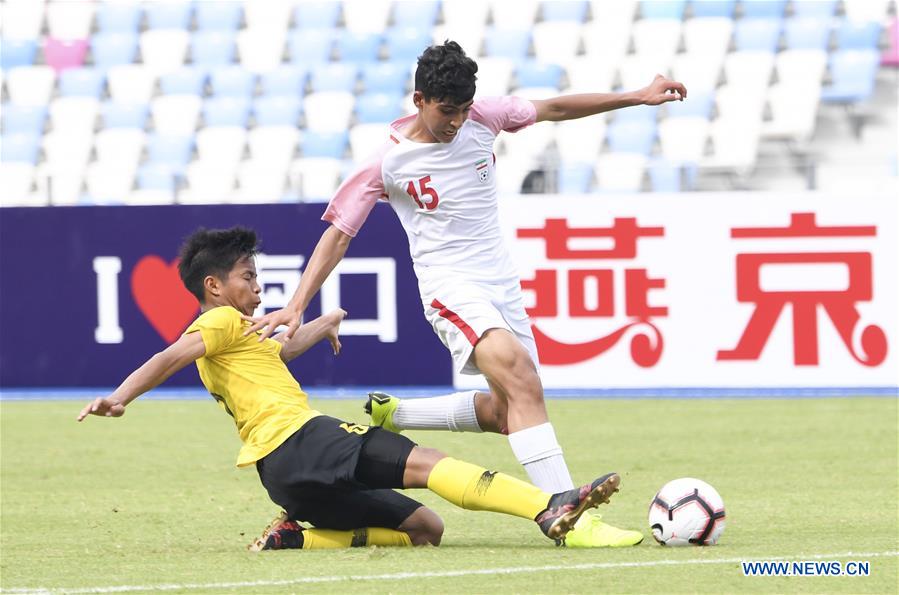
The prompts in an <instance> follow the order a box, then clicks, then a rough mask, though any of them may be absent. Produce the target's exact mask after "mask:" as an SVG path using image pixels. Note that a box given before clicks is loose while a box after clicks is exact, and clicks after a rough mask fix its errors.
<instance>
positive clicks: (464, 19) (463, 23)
mask: <svg viewBox="0 0 899 595" xmlns="http://www.w3.org/2000/svg"><path fill="white" fill-rule="evenodd" d="M440 8H441V11H442V12H443V22H444V23H445V24H446V26H447V27H449V28H451V29H456V30H463V29H465V28H474V29H483V28H484V27H485V26H486V25H487V14H488V13H489V12H490V5H489V4H488V3H487V2H471V1H470V0H443V1H442V2H441V3H440ZM451 39H452V38H451ZM441 41H442V40H441ZM462 47H463V48H465V46H464V45H463V46H462ZM466 51H467V52H468V53H469V54H470V55H472V56H476V55H477V53H476V52H474V51H473V50H468V48H466Z"/></svg>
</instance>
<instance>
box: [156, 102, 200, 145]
mask: <svg viewBox="0 0 899 595" xmlns="http://www.w3.org/2000/svg"><path fill="white" fill-rule="evenodd" d="M202 103H203V101H202V99H200V98H199V97H197V96H196V95H162V96H160V97H156V98H154V99H153V101H152V103H151V104H150V110H151V111H152V113H153V127H154V129H155V130H156V132H158V133H160V134H167V135H169V134H177V135H186V134H193V133H194V130H195V129H196V127H197V120H198V118H199V117H200V106H201V105H202Z"/></svg>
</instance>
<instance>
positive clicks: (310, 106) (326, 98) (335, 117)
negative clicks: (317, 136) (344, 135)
mask: <svg viewBox="0 0 899 595" xmlns="http://www.w3.org/2000/svg"><path fill="white" fill-rule="evenodd" d="M355 102H356V98H355V96H354V95H353V94H352V93H347V92H342V91H322V92H320V93H310V94H309V95H307V96H306V98H305V99H304V100H303V111H304V112H305V114H306V128H307V129H309V130H319V131H324V132H338V131H346V130H347V129H348V128H349V125H350V117H351V116H352V115H353V106H354V104H355Z"/></svg>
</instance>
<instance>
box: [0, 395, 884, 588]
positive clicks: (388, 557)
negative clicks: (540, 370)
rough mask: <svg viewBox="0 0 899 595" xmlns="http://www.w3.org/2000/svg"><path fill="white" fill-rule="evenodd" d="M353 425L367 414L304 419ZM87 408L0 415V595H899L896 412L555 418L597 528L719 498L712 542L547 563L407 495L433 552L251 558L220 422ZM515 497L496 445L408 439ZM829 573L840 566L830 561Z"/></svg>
mask: <svg viewBox="0 0 899 595" xmlns="http://www.w3.org/2000/svg"><path fill="white" fill-rule="evenodd" d="M313 402H314V403H315V404H316V405H317V406H318V407H319V409H320V410H322V411H324V412H326V413H329V414H331V415H336V416H338V417H342V418H344V419H347V420H348V421H356V422H362V423H364V422H365V421H366V418H365V416H364V414H363V413H362V411H361V399H359V401H358V402H357V401H318V402H315V401H314V395H313ZM81 406H82V403H81V402H74V401H68V402H66V401H62V402H47V401H45V402H10V401H6V402H3V403H2V409H0V422H2V427H0V432H2V445H0V446H2V476H0V479H2V484H0V487H2V492H0V495H2V502H0V504H2V511H0V512H2V516H0V528H2V531H0V537H2V539H0V547H2V556H0V588H2V591H3V592H9V591H12V590H20V589H29V588H30V589H38V588H42V589H47V590H48V591H49V592H69V593H87V592H93V590H99V591H100V592H154V591H155V592H159V591H166V592H185V593H213V592H215V593H219V592H238V591H239V592H243V593H296V592H302V593H323V592H328V593H333V592H341V593H356V592H378V593H388V592H390V593H525V592H527V593H534V592H537V593H573V592H583V593H599V592H611V593H645V592H665V593H679V592H717V593H730V592H753V593H756V592H757V593H771V592H779V593H780V592H814V593H822V592H827V593H829V592H846V593H896V592H897V584H899V583H897V562H899V558H897V556H896V552H897V550H899V527H897V512H899V508H897V489H899V487H897V477H899V473H897V471H899V468H897V399H895V398H846V399H836V398H832V399H800V400H734V399H731V400H636V401H617V400H558V401H551V402H550V403H549V408H550V416H551V418H552V420H553V422H554V425H555V428H556V432H557V434H558V436H559V438H560V442H561V443H562V445H563V447H564V449H565V454H566V458H567V460H568V464H569V466H570V468H571V470H572V474H573V476H574V479H575V481H576V482H578V483H583V482H587V481H588V480H591V479H592V478H593V477H594V476H596V475H598V474H601V473H604V472H607V471H612V470H614V471H618V472H619V473H620V474H621V476H622V486H621V488H622V489H621V492H620V493H619V494H616V495H615V497H614V498H613V499H612V503H611V505H609V506H604V507H603V509H604V510H603V512H604V518H605V519H606V520H607V521H609V522H611V523H613V524H617V525H619V526H624V527H633V528H640V529H642V530H643V531H644V532H646V531H647V527H646V513H647V508H648V505H649V502H650V500H651V499H652V496H653V495H654V493H655V491H656V490H657V489H658V488H659V487H660V486H661V485H662V484H663V483H665V482H666V481H668V480H670V479H674V478H677V477H682V476H694V477H699V478H701V479H704V480H706V481H708V482H709V483H711V484H712V485H713V486H715V487H716V488H717V489H718V491H719V492H720V493H721V495H722V496H723V497H724V501H725V504H726V507H727V529H726V531H725V532H724V535H723V537H722V540H721V543H720V544H719V545H718V546H715V547H707V548H679V549H675V548H664V547H661V546H659V545H656V544H655V542H654V541H653V540H652V539H651V537H649V536H647V540H646V541H644V542H643V544H642V545H640V546H638V547H635V548H628V549H623V550H614V551H613V550H592V551H585V550H566V549H561V548H556V547H554V546H553V545H552V543H550V542H549V541H548V540H547V539H546V538H544V537H543V536H542V535H541V533H540V531H539V530H538V529H537V527H536V526H534V525H533V523H530V522H528V521H525V520H522V519H517V518H512V517H505V516H501V515H497V514H490V513H485V512H467V511H464V510H459V509H456V508H454V507H453V506H451V505H450V504H448V503H446V502H444V501H442V500H441V499H440V498H438V497H437V496H434V495H432V494H430V493H428V492H425V491H411V492H409V493H410V494H411V495H412V496H413V497H417V498H418V499H420V500H421V501H422V502H424V503H425V504H427V505H428V506H431V507H432V508H434V509H435V510H436V511H437V512H438V513H439V514H440V515H441V516H442V517H443V518H444V520H445V522H446V533H445V535H444V543H443V545H442V546H440V547H439V548H432V547H429V548H395V549H387V548H362V549H352V550H340V551H333V550H332V551H310V552H302V551H300V552H298V551H281V552H265V553H261V554H252V553H249V552H247V551H246V550H245V549H244V546H245V545H246V543H248V542H249V541H251V540H252V538H253V537H255V536H256V534H257V533H258V532H259V531H260V530H261V529H262V528H263V527H264V526H265V525H266V523H267V522H268V521H269V520H270V519H271V518H272V517H273V516H274V514H275V513H277V510H278V509H277V508H276V507H275V505H274V504H272V503H271V502H270V501H269V500H268V497H267V496H266V494H265V492H264V490H263V489H262V487H261V485H260V484H259V482H258V478H257V476H256V473H255V470H253V469H244V470H238V469H236V468H235V467H234V460H235V458H236V454H237V449H238V441H237V437H236V433H235V431H234V428H233V426H232V423H231V420H230V419H229V418H228V417H227V416H226V415H225V414H224V413H222V412H221V411H220V410H219V409H218V406H217V405H216V404H215V403H214V402H213V401H212V400H211V399H209V400H207V401H163V400H156V399H152V398H151V399H148V400H146V401H144V402H141V401H138V402H136V403H135V404H133V405H132V406H131V407H129V410H128V413H127V414H126V415H125V417H123V418H122V419H118V420H109V419H100V418H91V419H88V420H87V421H86V422H85V423H82V424H77V423H76V422H75V421H74V418H75V415H76V413H77V412H78V410H79V409H80V408H81ZM412 438H413V439H414V440H416V441H418V442H419V443H421V444H423V445H426V446H433V447H436V448H440V449H442V450H444V451H445V452H447V453H449V454H451V455H453V456H455V457H457V458H462V459H466V460H470V461H472V462H476V463H479V464H482V465H484V466H487V467H490V468H496V469H501V470H503V471H506V472H507V473H511V474H513V475H515V476H517V477H521V478H525V476H524V473H523V470H522V469H521V467H520V466H519V465H518V464H517V462H516V461H515V459H514V458H513V456H512V454H511V451H510V449H509V446H508V443H507V441H506V440H505V438H503V437H501V436H495V435H472V434H452V433H445V432H419V433H413V434H412ZM816 556H822V557H824V558H823V559H827V560H831V559H835V560H841V561H847V560H869V561H870V575H869V576H866V577H808V576H806V577H744V576H743V573H742V571H741V566H740V563H739V561H740V560H767V559H772V558H783V559H787V560H810V559H817V558H816ZM828 556H833V557H828Z"/></svg>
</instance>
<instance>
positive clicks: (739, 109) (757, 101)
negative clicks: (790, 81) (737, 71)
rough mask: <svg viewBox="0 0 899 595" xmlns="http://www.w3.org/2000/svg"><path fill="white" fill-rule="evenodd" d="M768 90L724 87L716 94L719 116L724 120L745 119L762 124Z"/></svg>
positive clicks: (734, 86) (739, 86)
mask: <svg viewBox="0 0 899 595" xmlns="http://www.w3.org/2000/svg"><path fill="white" fill-rule="evenodd" d="M766 93H767V88H759V87H744V86H741V85H731V84H727V85H722V86H720V87H718V90H717V91H716V93H715V105H716V106H717V108H718V116H719V117H722V118H745V119H747V120H752V121H754V122H761V121H762V116H763V114H764V109H765V96H766Z"/></svg>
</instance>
